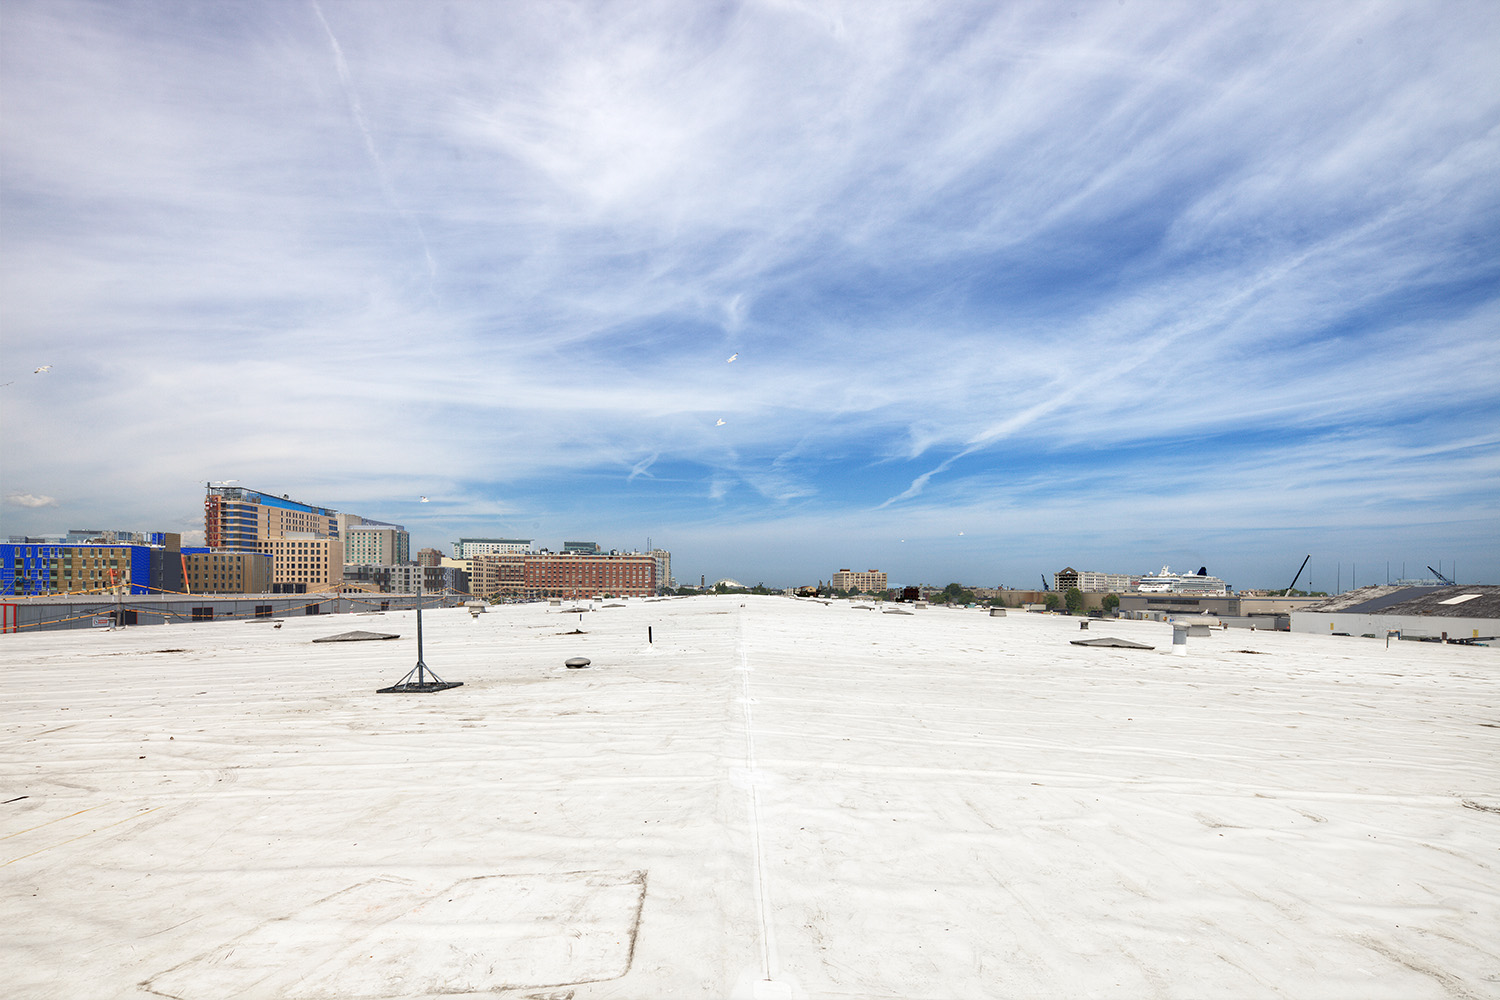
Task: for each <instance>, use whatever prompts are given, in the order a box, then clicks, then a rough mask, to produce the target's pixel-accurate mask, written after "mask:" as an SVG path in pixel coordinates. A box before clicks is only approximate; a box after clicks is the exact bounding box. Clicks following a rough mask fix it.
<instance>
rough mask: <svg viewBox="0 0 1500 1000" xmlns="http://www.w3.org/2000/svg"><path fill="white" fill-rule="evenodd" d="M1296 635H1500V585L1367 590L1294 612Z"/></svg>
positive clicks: (1440, 636)
mask: <svg viewBox="0 0 1500 1000" xmlns="http://www.w3.org/2000/svg"><path fill="white" fill-rule="evenodd" d="M1291 619H1292V631H1293V632H1315V633H1322V634H1323V635H1328V634H1330V633H1334V634H1340V633H1342V634H1344V635H1374V636H1376V637H1377V638H1384V637H1385V635H1386V632H1387V631H1389V630H1395V631H1399V632H1400V633H1401V634H1402V635H1403V636H1405V637H1407V638H1423V639H1440V638H1442V637H1443V636H1444V635H1446V636H1447V637H1448V639H1449V640H1455V639H1494V638H1497V637H1500V587H1495V586H1489V587H1484V586H1477V585H1469V586H1439V587H1399V586H1378V587H1361V588H1359V589H1358V590H1350V591H1347V592H1345V593H1342V594H1339V595H1338V596H1337V597H1330V598H1327V599H1326V600H1321V601H1318V602H1317V603H1315V604H1312V605H1310V606H1309V607H1306V608H1302V609H1299V610H1294V611H1292V612H1291Z"/></svg>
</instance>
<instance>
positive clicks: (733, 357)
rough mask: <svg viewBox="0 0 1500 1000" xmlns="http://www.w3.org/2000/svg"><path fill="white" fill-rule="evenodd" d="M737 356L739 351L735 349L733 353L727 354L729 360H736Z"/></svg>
mask: <svg viewBox="0 0 1500 1000" xmlns="http://www.w3.org/2000/svg"><path fill="white" fill-rule="evenodd" d="M739 356H740V352H739V351H735V352H734V353H733V354H731V355H730V356H729V360H730V361H736V360H738V359H739ZM725 363H726V364H727V363H728V362H725Z"/></svg>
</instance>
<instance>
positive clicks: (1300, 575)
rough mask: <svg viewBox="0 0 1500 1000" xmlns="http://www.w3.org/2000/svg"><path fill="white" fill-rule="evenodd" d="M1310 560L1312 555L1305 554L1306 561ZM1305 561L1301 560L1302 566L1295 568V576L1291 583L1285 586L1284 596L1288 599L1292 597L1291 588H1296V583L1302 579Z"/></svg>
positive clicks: (1305, 567)
mask: <svg viewBox="0 0 1500 1000" xmlns="http://www.w3.org/2000/svg"><path fill="white" fill-rule="evenodd" d="M1311 558H1312V553H1310V552H1309V553H1308V554H1307V559H1311ZM1307 559H1303V560H1302V565H1301V566H1298V567H1297V575H1296V576H1294V577H1292V582H1291V583H1290V584H1288V585H1287V588H1286V595H1287V596H1288V597H1290V596H1292V588H1293V587H1295V586H1297V581H1298V580H1300V579H1302V571H1303V570H1305V569H1307Z"/></svg>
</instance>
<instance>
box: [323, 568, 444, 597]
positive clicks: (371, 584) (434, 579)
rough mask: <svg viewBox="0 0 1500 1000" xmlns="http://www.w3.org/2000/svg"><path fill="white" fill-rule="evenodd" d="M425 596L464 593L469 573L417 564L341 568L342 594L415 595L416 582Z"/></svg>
mask: <svg viewBox="0 0 1500 1000" xmlns="http://www.w3.org/2000/svg"><path fill="white" fill-rule="evenodd" d="M418 581H420V582H421V585H422V590H423V592H424V593H428V594H440V593H443V592H445V591H453V592H455V593H460V594H468V593H469V592H470V591H469V574H468V573H466V572H465V571H464V570H462V569H458V568H456V567H451V566H422V565H418V564H417V563H402V564H398V565H394V566H377V565H349V566H347V567H345V573H344V580H343V585H342V587H341V589H342V590H343V591H344V592H345V593H353V592H354V591H355V590H365V591H373V592H378V593H382V594H415V593H416V592H417V583H418Z"/></svg>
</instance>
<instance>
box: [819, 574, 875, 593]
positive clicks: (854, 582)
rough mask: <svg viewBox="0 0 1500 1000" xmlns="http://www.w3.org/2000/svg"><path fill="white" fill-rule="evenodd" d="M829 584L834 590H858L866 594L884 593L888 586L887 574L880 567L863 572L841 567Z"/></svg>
mask: <svg viewBox="0 0 1500 1000" xmlns="http://www.w3.org/2000/svg"><path fill="white" fill-rule="evenodd" d="M829 586H830V587H832V588H833V589H834V590H858V591H861V592H862V593H866V594H874V593H880V594H883V593H885V588H886V574H885V573H883V572H882V571H880V570H878V569H867V570H865V571H864V572H862V573H856V572H854V571H853V570H847V569H841V570H839V571H838V572H837V573H835V574H833V579H832V580H831V581H830V582H829Z"/></svg>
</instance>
